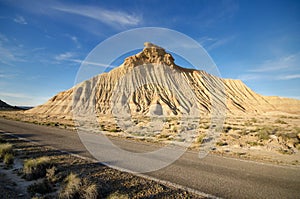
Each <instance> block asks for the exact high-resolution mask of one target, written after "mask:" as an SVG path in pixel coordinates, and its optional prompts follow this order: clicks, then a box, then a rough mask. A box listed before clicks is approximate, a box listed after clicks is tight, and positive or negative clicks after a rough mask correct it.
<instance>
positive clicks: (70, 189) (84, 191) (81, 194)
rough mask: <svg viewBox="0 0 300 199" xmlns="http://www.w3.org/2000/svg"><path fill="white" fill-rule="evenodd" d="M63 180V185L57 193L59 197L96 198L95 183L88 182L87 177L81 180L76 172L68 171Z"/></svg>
mask: <svg viewBox="0 0 300 199" xmlns="http://www.w3.org/2000/svg"><path fill="white" fill-rule="evenodd" d="M64 181H65V185H64V186H63V187H62V189H61V190H60V193H59V198H61V199H73V198H85V199H96V198H97V196H98V189H97V186H96V184H92V183H90V182H88V180H87V179H84V180H81V179H80V178H79V177H78V176H77V175H76V174H73V173H70V174H69V175H68V176H67V177H66V178H65V180H64Z"/></svg>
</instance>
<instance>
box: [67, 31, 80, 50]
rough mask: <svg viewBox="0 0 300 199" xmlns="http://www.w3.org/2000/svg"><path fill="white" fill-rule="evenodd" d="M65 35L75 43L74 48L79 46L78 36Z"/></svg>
mask: <svg viewBox="0 0 300 199" xmlns="http://www.w3.org/2000/svg"><path fill="white" fill-rule="evenodd" d="M66 36H67V37H68V38H69V39H70V40H71V41H72V42H73V43H74V44H75V45H76V48H81V45H80V43H79V41H78V38H77V37H76V36H74V35H69V34H66Z"/></svg>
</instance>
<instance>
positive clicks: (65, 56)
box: [54, 52, 109, 67]
mask: <svg viewBox="0 0 300 199" xmlns="http://www.w3.org/2000/svg"><path fill="white" fill-rule="evenodd" d="M75 55H76V54H75V53H73V52H65V53H61V54H59V55H57V56H55V57H54V58H55V60H57V61H69V62H73V63H78V64H85V65H91V66H101V67H109V65H107V64H103V63H99V62H93V61H85V60H81V59H76V58H74V57H75Z"/></svg>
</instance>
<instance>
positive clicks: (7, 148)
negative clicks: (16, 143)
mask: <svg viewBox="0 0 300 199" xmlns="http://www.w3.org/2000/svg"><path fill="white" fill-rule="evenodd" d="M7 153H10V154H12V153H13V145H12V144H8V143H6V144H0V158H1V159H3V158H4V156H5V154H7Z"/></svg>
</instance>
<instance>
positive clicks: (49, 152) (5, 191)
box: [0, 133, 204, 198]
mask: <svg viewBox="0 0 300 199" xmlns="http://www.w3.org/2000/svg"><path fill="white" fill-rule="evenodd" d="M0 136H1V144H3V143H9V144H12V146H13V153H14V164H13V165H11V166H5V165H4V164H3V163H1V164H0V176H1V178H0V187H1V188H0V191H1V195H2V196H3V197H4V198H30V197H33V196H36V197H39V198H57V197H58V195H59V194H60V193H61V192H63V187H66V177H67V176H68V175H69V174H71V173H72V174H75V175H76V176H77V177H78V179H81V184H80V185H82V186H83V185H84V184H88V185H95V187H96V189H97V198H109V197H113V196H116V197H117V198H119V197H123V198H204V196H200V195H197V194H195V193H190V192H188V191H186V190H182V189H179V188H175V187H172V186H170V185H165V184H161V183H158V182H155V181H152V180H149V179H145V178H142V177H138V176H135V175H133V174H130V173H127V172H122V171H119V170H116V169H112V168H110V167H107V166H104V165H101V164H99V163H95V162H93V161H91V160H88V159H81V158H79V157H75V156H73V155H70V154H66V153H63V152H61V151H58V150H56V149H54V148H51V147H47V146H40V145H37V144H35V143H32V142H28V141H25V140H23V139H22V140H21V139H18V138H15V137H11V136H9V135H6V134H3V133H0ZM40 157H48V158H50V161H51V169H52V168H53V167H54V168H55V174H54V175H52V177H51V179H55V181H51V182H52V183H51V182H50V181H49V180H48V181H49V182H47V183H48V184H47V186H48V185H49V187H50V188H49V189H50V190H51V191H50V192H49V193H45V192H47V191H43V190H41V187H39V185H43V183H45V179H48V177H49V175H48V174H45V176H43V177H39V178H38V179H34V180H28V179H27V180H26V179H24V178H26V176H24V166H23V165H24V162H25V161H26V160H28V159H38V158H40ZM47 172H48V171H47ZM47 176H48V177H47ZM28 187H31V188H28ZM35 187H38V188H35ZM26 190H29V192H28V191H26ZM33 190H34V191H33ZM39 192H42V193H39ZM86 198H95V197H92V196H90V197H86Z"/></svg>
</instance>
